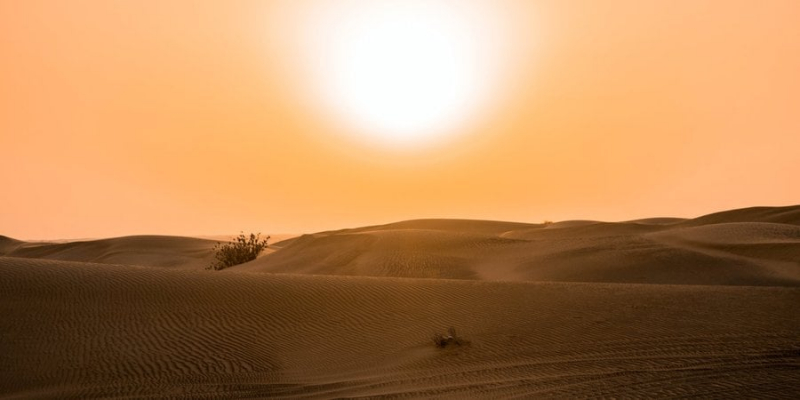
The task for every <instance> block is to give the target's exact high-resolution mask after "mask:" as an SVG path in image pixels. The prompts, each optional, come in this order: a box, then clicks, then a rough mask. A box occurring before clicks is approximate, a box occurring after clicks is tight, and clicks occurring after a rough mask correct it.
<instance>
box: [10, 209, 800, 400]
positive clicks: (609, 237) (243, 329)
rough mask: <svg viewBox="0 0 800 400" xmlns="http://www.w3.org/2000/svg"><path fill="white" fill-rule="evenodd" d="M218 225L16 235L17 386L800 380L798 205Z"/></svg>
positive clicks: (249, 392)
mask: <svg viewBox="0 0 800 400" xmlns="http://www.w3.org/2000/svg"><path fill="white" fill-rule="evenodd" d="M215 243H216V242H215V241H213V240H206V239H196V238H187V237H167V236H130V237H121V238H113V239H103V240H90V241H79V242H67V243H40V242H24V241H19V240H15V239H12V238H8V237H5V236H0V315H2V318H0V397H1V398H31V397H33V398H36V397H39V398H51V397H137V398H138V397H159V396H169V397H177V398H220V397H222V398H226V397H227V398H240V397H270V398H306V397H311V398H332V397H357V396H408V397H415V398H416V397H431V398H464V397H544V396H550V397H557V398H563V397H586V396H599V397H622V398H630V397H683V396H703V397H716V398H741V397H786V398H797V397H800V336H798V332H800V318H798V315H800V314H798V305H800V206H790V207H755V208H747V209H741V210H732V211H725V212H721V213H715V214H711V215H706V216H703V217H699V218H695V219H680V218H649V219H640V220H635V221H627V222H619V223H606V222H595V221H564V222H555V223H549V224H524V223H511V222H495V221H470V220H416V221H404V222H398V223H393V224H387V225H380V226H371V227H364V228H356V229H344V230H339V231H330V232H320V233H315V234H310V235H302V236H298V237H295V238H292V239H288V240H283V241H280V242H277V243H274V244H272V245H271V246H270V250H269V252H268V253H267V254H264V255H262V256H261V257H259V258H258V259H256V260H255V261H252V262H249V263H246V264H242V265H239V266H236V267H232V268H229V269H226V270H224V271H205V270H204V268H205V267H206V266H207V265H208V264H209V263H210V262H211V260H212V259H213V254H212V247H213V246H214V244H215ZM450 326H453V327H455V328H456V329H457V330H458V333H459V335H460V336H463V337H464V338H465V339H466V340H468V341H469V345H465V346H461V347H454V348H446V349H438V348H436V346H434V344H433V342H432V340H431V338H432V336H433V335H434V334H435V333H437V332H446V330H447V328H448V327H450Z"/></svg>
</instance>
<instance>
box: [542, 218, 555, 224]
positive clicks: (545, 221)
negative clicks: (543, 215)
mask: <svg viewBox="0 0 800 400" xmlns="http://www.w3.org/2000/svg"><path fill="white" fill-rule="evenodd" d="M542 225H544V226H549V225H553V221H550V220H549V219H546V220H544V222H542Z"/></svg>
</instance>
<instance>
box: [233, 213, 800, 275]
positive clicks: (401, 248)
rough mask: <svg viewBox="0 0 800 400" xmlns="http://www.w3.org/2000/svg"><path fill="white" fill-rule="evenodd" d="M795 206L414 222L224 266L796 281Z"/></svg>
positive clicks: (304, 242)
mask: <svg viewBox="0 0 800 400" xmlns="http://www.w3.org/2000/svg"><path fill="white" fill-rule="evenodd" d="M798 216H800V206H793V207H772V208H770V207H758V208H751V209H743V210H733V211H727V212H723V213H716V214H712V215H708V216H704V217H700V218H696V219H694V220H681V219H667V218H655V219H646V220H639V221H629V222H620V223H607V222H594V221H567V222H559V223H553V224H520V223H507V222H492V221H462V220H452V221H450V220H417V221H405V222H399V223H394V224H388V225H383V226H372V227H366V228H358V229H346V230H341V231H331V232H321V233H317V234H313V235H303V236H301V237H298V238H295V239H292V240H290V241H286V242H281V243H278V244H277V245H276V246H278V247H281V249H280V250H279V251H276V252H274V253H272V254H269V255H267V256H265V257H262V258H260V259H258V260H255V261H253V262H251V263H247V264H243V265H240V266H237V267H234V268H233V269H236V270H241V271H248V272H280V273H305V274H318V275H348V276H378V277H380V276H386V277H414V278H448V279H477V280H502V281H553V282H609V283H611V282H617V283H619V282H624V283H652V284H700V285H719V284H722V285H745V286H747V285H762V286H800V220H798Z"/></svg>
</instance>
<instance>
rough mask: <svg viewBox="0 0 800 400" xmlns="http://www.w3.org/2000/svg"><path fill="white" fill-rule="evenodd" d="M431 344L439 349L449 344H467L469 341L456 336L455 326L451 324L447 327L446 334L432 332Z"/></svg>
mask: <svg viewBox="0 0 800 400" xmlns="http://www.w3.org/2000/svg"><path fill="white" fill-rule="evenodd" d="M433 344H434V345H436V347H438V348H440V349H444V348H447V347H451V346H462V345H465V344H469V342H468V341H466V340H464V339H463V338H460V337H458V335H456V328H453V327H452V326H451V327H450V328H448V329H447V335H442V334H441V333H436V334H434V335H433Z"/></svg>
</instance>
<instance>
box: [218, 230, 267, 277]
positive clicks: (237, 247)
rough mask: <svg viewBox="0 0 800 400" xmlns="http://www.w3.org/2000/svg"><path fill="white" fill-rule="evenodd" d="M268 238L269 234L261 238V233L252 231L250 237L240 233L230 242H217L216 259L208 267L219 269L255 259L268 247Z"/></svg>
mask: <svg viewBox="0 0 800 400" xmlns="http://www.w3.org/2000/svg"><path fill="white" fill-rule="evenodd" d="M268 240H269V236H267V237H266V238H264V239H261V233H257V234H252V233H251V234H250V237H247V236H245V235H244V233H240V234H239V236H238V237H236V238H233V240H231V241H230V242H228V243H217V244H216V245H215V246H214V261H213V262H212V263H211V265H209V266H208V267H207V268H206V269H212V270H215V271H219V270H221V269H225V268H228V267H232V266H234V265H239V264H243V263H246V262H248V261H253V260H255V259H256V257H258V255H259V254H261V252H262V251H264V249H266V248H267V241H268Z"/></svg>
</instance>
